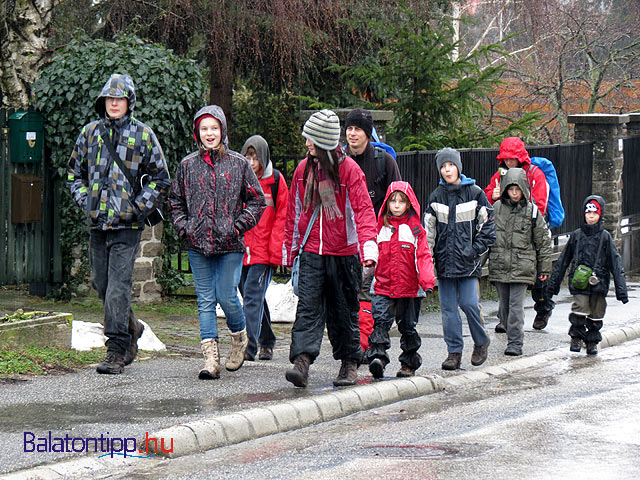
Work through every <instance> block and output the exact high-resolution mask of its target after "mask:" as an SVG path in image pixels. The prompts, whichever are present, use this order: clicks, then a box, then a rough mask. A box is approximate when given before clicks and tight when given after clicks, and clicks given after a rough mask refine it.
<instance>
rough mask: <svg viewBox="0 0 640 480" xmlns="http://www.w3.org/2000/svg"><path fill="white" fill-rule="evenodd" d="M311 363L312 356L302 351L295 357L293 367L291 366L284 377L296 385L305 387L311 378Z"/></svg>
mask: <svg viewBox="0 0 640 480" xmlns="http://www.w3.org/2000/svg"><path fill="white" fill-rule="evenodd" d="M309 365H311V357H310V356H309V355H307V354H306V353H301V354H300V355H298V356H296V358H294V359H293V368H289V369H288V370H287V371H286V372H285V374H284V377H285V378H286V379H287V381H288V382H291V383H293V385H294V386H295V387H300V388H305V387H306V386H307V381H308V379H309Z"/></svg>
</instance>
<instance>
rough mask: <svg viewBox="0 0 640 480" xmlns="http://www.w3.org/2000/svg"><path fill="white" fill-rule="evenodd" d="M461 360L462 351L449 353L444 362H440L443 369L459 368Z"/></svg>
mask: <svg viewBox="0 0 640 480" xmlns="http://www.w3.org/2000/svg"><path fill="white" fill-rule="evenodd" d="M461 360H462V353H450V354H449V355H448V356H447V358H446V359H445V361H444V362H442V369H443V370H458V369H459V368H460V361H461Z"/></svg>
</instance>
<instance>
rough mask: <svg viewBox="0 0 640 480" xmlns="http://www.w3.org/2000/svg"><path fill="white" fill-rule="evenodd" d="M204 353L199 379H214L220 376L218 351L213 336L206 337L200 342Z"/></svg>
mask: <svg viewBox="0 0 640 480" xmlns="http://www.w3.org/2000/svg"><path fill="white" fill-rule="evenodd" d="M200 347H201V348H202V355H204V368H203V369H202V370H200V373H199V374H198V378H199V379H200V380H215V379H216V378H220V351H219V350H218V342H217V341H216V339H215V338H207V339H206V340H202V342H201V343H200Z"/></svg>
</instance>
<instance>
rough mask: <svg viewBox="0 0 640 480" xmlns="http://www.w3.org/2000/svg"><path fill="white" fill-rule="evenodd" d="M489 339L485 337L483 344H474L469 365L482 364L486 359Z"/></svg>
mask: <svg viewBox="0 0 640 480" xmlns="http://www.w3.org/2000/svg"><path fill="white" fill-rule="evenodd" d="M490 343H491V340H490V339H489V337H487V341H486V342H485V344H484V345H480V346H478V345H474V347H473V353H472V354H471V365H475V366H476V367H477V366H478V365H482V364H483V363H484V362H485V360H486V359H487V354H488V353H489V344H490Z"/></svg>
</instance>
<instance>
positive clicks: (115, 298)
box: [89, 229, 142, 355]
mask: <svg viewBox="0 0 640 480" xmlns="http://www.w3.org/2000/svg"><path fill="white" fill-rule="evenodd" d="M141 232H142V230H138V229H124V230H91V233H90V235H89V257H90V259H91V284H92V285H93V288H95V289H96V292H98V297H99V298H100V300H102V303H103V304H104V334H105V336H106V337H107V342H106V345H107V350H109V351H111V352H116V353H118V354H119V355H124V354H125V352H126V350H127V348H129V344H130V343H131V334H130V333H129V317H130V316H132V313H131V285H132V283H133V265H134V264H135V262H136V255H137V253H138V245H139V244H140V234H141Z"/></svg>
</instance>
